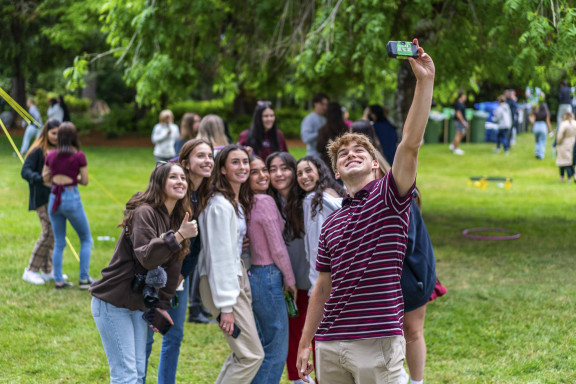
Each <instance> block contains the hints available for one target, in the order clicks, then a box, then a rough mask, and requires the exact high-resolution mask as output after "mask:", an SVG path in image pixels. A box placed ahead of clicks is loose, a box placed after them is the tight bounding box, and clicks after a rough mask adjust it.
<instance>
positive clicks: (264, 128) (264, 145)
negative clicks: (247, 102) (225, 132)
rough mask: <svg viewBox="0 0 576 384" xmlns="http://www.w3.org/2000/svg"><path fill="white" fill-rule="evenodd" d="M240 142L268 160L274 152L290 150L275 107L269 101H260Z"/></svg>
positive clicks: (241, 135) (242, 133) (241, 134)
mask: <svg viewBox="0 0 576 384" xmlns="http://www.w3.org/2000/svg"><path fill="white" fill-rule="evenodd" d="M238 144H239V145H242V146H248V147H250V148H252V150H253V153H254V154H255V155H256V156H259V157H261V158H262V160H264V161H266V158H267V157H268V156H269V155H270V154H271V153H272V152H278V151H282V152H288V146H287V145H286V139H285V138H284V134H283V133H282V131H281V130H280V129H278V123H277V122H276V116H275V115H274V109H272V105H271V104H270V103H269V102H264V101H259V102H258V105H257V106H256V109H255V110H254V116H253V118H252V126H251V127H250V129H247V130H245V131H242V132H241V133H240V138H239V139H238Z"/></svg>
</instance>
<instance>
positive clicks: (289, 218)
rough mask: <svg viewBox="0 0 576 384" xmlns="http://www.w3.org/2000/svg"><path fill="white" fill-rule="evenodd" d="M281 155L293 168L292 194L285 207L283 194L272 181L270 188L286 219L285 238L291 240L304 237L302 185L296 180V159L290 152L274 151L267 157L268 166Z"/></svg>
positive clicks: (288, 165)
mask: <svg viewBox="0 0 576 384" xmlns="http://www.w3.org/2000/svg"><path fill="white" fill-rule="evenodd" d="M276 157H279V158H280V159H281V160H282V162H283V163H284V164H285V165H286V166H287V167H288V168H290V169H291V170H292V173H293V175H294V176H293V178H292V187H291V188H290V194H289V195H288V200H287V201H286V205H285V206H284V209H282V203H281V196H280V193H279V192H278V191H277V190H276V189H274V187H273V186H272V183H270V189H271V190H272V197H274V200H276V205H277V206H278V210H279V211H280V213H281V214H282V217H283V218H284V220H286V225H285V226H284V240H286V241H291V240H294V239H297V238H298V239H299V238H301V237H302V233H303V232H304V212H303V211H302V198H301V196H300V187H299V186H298V181H297V180H296V167H297V164H296V159H295V158H294V156H292V155H291V154H289V153H288V152H274V153H272V154H271V155H269V156H268V157H267V158H266V167H267V168H268V169H270V164H271V163H272V160H274V159H275V158H276Z"/></svg>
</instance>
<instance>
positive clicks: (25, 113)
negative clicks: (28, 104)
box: [0, 88, 40, 127]
mask: <svg viewBox="0 0 576 384" xmlns="http://www.w3.org/2000/svg"><path fill="white" fill-rule="evenodd" d="M0 96H2V98H4V100H6V102H7V103H8V104H9V105H10V106H11V107H12V108H14V110H15V111H16V112H18V114H19V115H20V117H22V118H23V119H24V120H26V122H27V123H28V124H30V123H31V122H34V123H36V125H37V126H38V127H40V123H39V122H37V121H36V119H34V118H33V117H32V116H30V114H29V113H28V111H26V110H25V109H24V108H22V107H21V106H20V104H18V103H17V102H16V100H14V99H13V98H12V97H10V95H9V94H7V93H6V91H4V90H3V89H2V88H0Z"/></svg>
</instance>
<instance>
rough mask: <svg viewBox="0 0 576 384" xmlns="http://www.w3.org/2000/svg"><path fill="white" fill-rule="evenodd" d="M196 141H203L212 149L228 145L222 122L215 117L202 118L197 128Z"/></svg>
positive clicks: (218, 117)
mask: <svg viewBox="0 0 576 384" xmlns="http://www.w3.org/2000/svg"><path fill="white" fill-rule="evenodd" d="M196 138H197V139H204V140H206V141H208V142H210V143H212V145H213V146H214V147H221V146H226V145H228V138H227V137H226V133H225V130H224V120H222V118H220V116H217V115H207V116H204V118H203V119H202V121H201V122H200V126H199V127H198V136H196Z"/></svg>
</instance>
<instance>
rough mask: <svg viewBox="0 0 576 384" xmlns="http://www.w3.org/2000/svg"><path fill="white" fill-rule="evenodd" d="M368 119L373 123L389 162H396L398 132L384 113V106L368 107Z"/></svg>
mask: <svg viewBox="0 0 576 384" xmlns="http://www.w3.org/2000/svg"><path fill="white" fill-rule="evenodd" d="M368 119H369V120H370V121H371V122H372V123H373V127H374V132H375V133H376V137H377V138H378V141H380V146H381V147H382V151H383V154H384V158H385V159H386V161H387V162H388V163H389V164H392V163H393V162H394V156H396V146H397V144H398V134H397V133H396V127H395V126H394V125H393V124H392V123H391V122H390V120H388V118H387V117H386V115H385V114H384V108H382V107H381V106H379V105H371V106H369V107H368Z"/></svg>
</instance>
